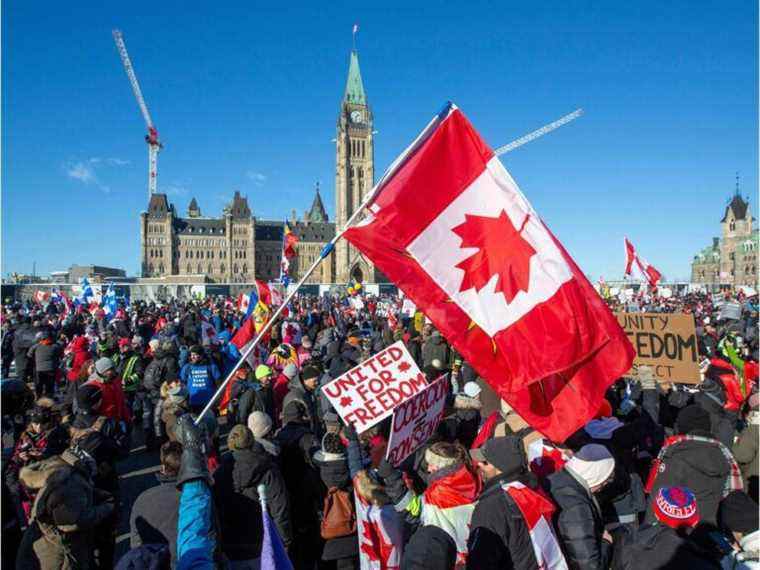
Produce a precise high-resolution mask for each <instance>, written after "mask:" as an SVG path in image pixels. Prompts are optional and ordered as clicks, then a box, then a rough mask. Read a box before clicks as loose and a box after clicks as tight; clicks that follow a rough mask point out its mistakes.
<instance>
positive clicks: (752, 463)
mask: <svg viewBox="0 0 760 570" xmlns="http://www.w3.org/2000/svg"><path fill="white" fill-rule="evenodd" d="M747 422H748V425H747V427H746V428H745V429H744V431H742V432H741V433H740V434H739V437H738V439H737V440H736V442H735V443H734V447H733V450H732V451H733V454H734V459H736V462H737V463H738V464H739V468H740V469H741V470H742V476H743V477H744V489H745V490H746V491H747V493H748V494H749V496H750V497H752V498H753V499H754V500H755V502H757V492H758V458H757V455H758V437H759V436H758V424H760V412H758V411H757V410H755V411H753V412H751V413H750V414H749V415H748V416H747Z"/></svg>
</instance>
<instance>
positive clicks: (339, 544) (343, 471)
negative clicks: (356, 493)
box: [314, 450, 359, 560]
mask: <svg viewBox="0 0 760 570" xmlns="http://www.w3.org/2000/svg"><path fill="white" fill-rule="evenodd" d="M314 463H315V464H316V466H317V468H318V469H319V476H320V477H321V479H322V483H324V486H325V488H326V490H329V489H330V488H332V487H337V488H338V489H341V490H342V491H347V492H348V493H349V494H350V495H351V503H352V504H353V502H354V498H353V485H352V484H351V475H350V473H349V471H348V462H347V460H346V456H345V455H343V454H339V455H338V454H331V453H324V452H323V451H321V450H320V451H317V453H315V454H314ZM358 554H359V541H358V539H357V536H356V533H354V534H350V535H348V536H341V537H338V538H332V539H330V540H327V541H325V547H324V549H323V550H322V560H337V559H339V558H349V557H351V556H357V555H358Z"/></svg>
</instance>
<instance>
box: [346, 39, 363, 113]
mask: <svg viewBox="0 0 760 570" xmlns="http://www.w3.org/2000/svg"><path fill="white" fill-rule="evenodd" d="M343 100H344V101H346V102H348V103H357V104H359V105H366V104H367V96H366V95H365V94H364V84H363V83H362V74H361V72H360V71H359V56H358V54H357V53H356V51H355V50H353V51H351V63H350V64H349V66H348V80H347V81H346V92H345V94H344V95H343Z"/></svg>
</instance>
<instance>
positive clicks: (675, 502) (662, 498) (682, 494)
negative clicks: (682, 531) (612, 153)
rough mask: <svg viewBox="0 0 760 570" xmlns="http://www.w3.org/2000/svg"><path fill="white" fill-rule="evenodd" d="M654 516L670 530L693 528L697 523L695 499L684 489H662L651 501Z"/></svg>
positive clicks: (697, 512) (697, 514) (697, 515)
mask: <svg viewBox="0 0 760 570" xmlns="http://www.w3.org/2000/svg"><path fill="white" fill-rule="evenodd" d="M652 510H653V511H654V516H655V517H657V520H658V521H660V522H661V523H662V524H665V525H668V526H669V527H671V528H675V529H678V528H683V527H689V528H693V527H695V526H697V523H698V522H699V511H698V510H697V499H696V498H695V497H694V493H692V492H691V491H690V490H689V489H687V488H686V487H662V488H661V489H660V490H659V491H657V495H655V496H654V497H653V500H652Z"/></svg>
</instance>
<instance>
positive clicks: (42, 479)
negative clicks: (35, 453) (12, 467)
mask: <svg viewBox="0 0 760 570" xmlns="http://www.w3.org/2000/svg"><path fill="white" fill-rule="evenodd" d="M63 467H69V464H68V463H66V462H65V461H64V460H63V459H61V457H60V456H59V455H56V456H55V457H51V458H50V459H45V460H43V461H37V462H35V463H32V464H31V465H27V466H26V467H22V468H21V472H20V473H19V480H20V481H21V482H22V483H23V484H24V486H25V487H27V488H28V489H33V490H38V489H42V487H44V486H45V484H46V483H47V481H48V479H49V478H50V476H51V475H52V474H53V473H55V472H56V471H57V470H59V469H62V468H63Z"/></svg>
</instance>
